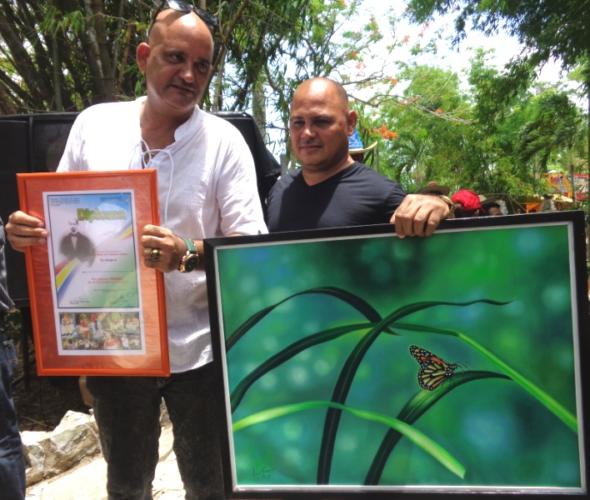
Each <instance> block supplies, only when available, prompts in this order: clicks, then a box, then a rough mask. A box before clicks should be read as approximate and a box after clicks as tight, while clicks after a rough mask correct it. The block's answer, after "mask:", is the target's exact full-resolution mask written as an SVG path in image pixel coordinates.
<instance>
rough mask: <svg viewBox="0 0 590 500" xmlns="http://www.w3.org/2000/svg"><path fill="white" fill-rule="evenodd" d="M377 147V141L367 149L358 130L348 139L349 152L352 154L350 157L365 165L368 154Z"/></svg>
mask: <svg viewBox="0 0 590 500" xmlns="http://www.w3.org/2000/svg"><path fill="white" fill-rule="evenodd" d="M375 147H377V141H375V142H373V143H372V144H370V145H369V146H367V147H365V145H364V144H363V140H362V139H361V136H360V134H359V131H358V130H357V129H356V128H355V129H354V132H353V133H352V135H350V136H349V137H348V152H349V153H350V157H351V158H352V159H353V160H354V161H358V162H359V163H363V162H364V160H365V156H366V155H367V153H370V152H371V151H373V150H374V149H375Z"/></svg>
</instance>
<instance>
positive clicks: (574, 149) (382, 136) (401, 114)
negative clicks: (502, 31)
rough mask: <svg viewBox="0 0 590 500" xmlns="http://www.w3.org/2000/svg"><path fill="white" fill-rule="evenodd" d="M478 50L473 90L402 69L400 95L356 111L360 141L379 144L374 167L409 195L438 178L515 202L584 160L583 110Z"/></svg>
mask: <svg viewBox="0 0 590 500" xmlns="http://www.w3.org/2000/svg"><path fill="white" fill-rule="evenodd" d="M486 57H487V54H486V53H484V52H481V51H480V52H478V53H477V54H476V56H475V58H474V59H473V61H472V65H471V69H470V72H469V83H470V85H471V86H470V88H468V89H463V88H461V86H460V83H459V78H458V76H457V75H456V74H455V73H453V72H452V71H445V70H442V69H439V68H433V67H425V66H406V68H405V69H404V70H403V71H402V72H400V73H399V79H400V81H399V83H397V84H396V86H397V85H399V86H400V87H403V88H404V91H403V94H402V95H395V94H394V93H393V91H391V92H390V94H389V96H388V98H387V99H382V100H380V101H379V105H378V106H375V107H374V108H373V107H371V108H369V107H368V106H367V105H360V104H358V105H356V109H357V110H358V112H359V114H360V116H361V120H360V123H361V131H362V134H363V137H366V138H367V139H366V141H365V142H372V141H373V140H379V141H380V146H379V154H378V157H376V159H375V160H374V162H373V166H374V168H376V169H377V170H379V171H381V172H382V173H384V174H385V175H387V176H388V177H390V178H393V179H395V180H398V181H399V182H401V183H402V185H404V187H405V188H406V189H407V190H409V191H410V192H412V191H415V190H417V189H419V188H420V187H422V186H423V185H424V184H426V182H428V181H430V180H436V181H438V182H439V183H441V184H443V185H447V186H449V187H450V188H451V189H452V190H456V189H459V188H461V187H470V188H472V189H474V190H476V191H477V192H480V193H506V194H509V195H512V196H514V197H520V196H526V195H531V194H534V193H535V192H540V191H542V190H544V187H543V186H544V179H543V174H544V173H545V172H547V170H548V169H549V168H554V167H555V165H561V166H562V168H563V169H568V167H569V165H570V164H572V162H574V163H576V164H578V165H580V164H581V163H580V162H579V161H577V160H575V158H583V156H584V155H585V154H586V152H585V145H584V137H585V133H586V130H587V129H586V127H585V124H584V120H583V114H582V112H581V111H580V110H579V109H578V108H577V107H576V106H575V105H574V104H573V102H572V100H571V97H570V95H569V94H568V93H567V92H565V91H563V90H559V89H558V88H556V87H546V88H539V89H537V90H536V91H533V90H531V85H532V83H533V72H532V68H531V67H530V66H528V65H522V66H518V67H516V66H514V67H513V68H512V71H511V72H504V73H501V72H499V71H498V70H496V69H494V68H491V67H489V66H487V64H486Z"/></svg>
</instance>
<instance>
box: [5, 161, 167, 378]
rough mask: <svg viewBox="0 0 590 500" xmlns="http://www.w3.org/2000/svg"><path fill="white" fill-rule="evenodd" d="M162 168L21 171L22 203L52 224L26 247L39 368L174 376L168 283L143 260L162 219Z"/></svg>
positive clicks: (46, 371)
mask: <svg viewBox="0 0 590 500" xmlns="http://www.w3.org/2000/svg"><path fill="white" fill-rule="evenodd" d="M156 182H157V180H156V171H155V170H153V169H149V170H142V171H113V172H72V173H36V174H17V184H18V190H19V200H20V207H21V210H23V211H25V212H27V213H29V214H31V215H34V216H36V217H38V218H40V219H42V220H43V221H44V222H45V227H46V229H47V230H48V233H49V237H48V239H47V244H46V245H41V246H32V247H29V248H28V249H27V250H26V253H25V260H26V268H27V280H28V286H29V297H30V304H31V316H32V325H33V336H34V342H35V358H36V364H37V372H38V373H39V375H111V376H114V375H125V376H130V375H153V376H156V375H160V376H164V375H168V374H169V373H170V369H169V360H168V342H167V333H166V311H165V301H164V286H163V280H162V276H161V274H160V273H158V272H157V271H155V270H153V269H148V268H147V267H145V266H144V265H143V263H142V260H143V259H142V255H141V252H140V246H139V235H140V234H141V228H142V227H143V226H144V225H145V224H157V222H158V220H159V214H158V198H157V184H156Z"/></svg>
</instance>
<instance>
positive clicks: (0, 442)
mask: <svg viewBox="0 0 590 500" xmlns="http://www.w3.org/2000/svg"><path fill="white" fill-rule="evenodd" d="M15 367H16V352H15V350H14V345H13V343H12V341H11V340H8V339H7V338H6V337H5V336H4V335H3V334H2V333H0V498H2V499H3V500H21V499H23V498H24V497H25V463H24V459H23V452H22V443H21V440H20V434H19V432H18V426H17V423H16V413H15V411H14V403H13V401H12V389H11V384H12V376H13V374H14V369H15Z"/></svg>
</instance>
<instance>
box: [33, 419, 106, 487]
mask: <svg viewBox="0 0 590 500" xmlns="http://www.w3.org/2000/svg"><path fill="white" fill-rule="evenodd" d="M22 440H23V445H24V448H25V455H26V457H27V460H28V462H29V465H30V466H29V467H27V469H26V474H27V486H29V485H31V484H35V483H37V482H39V481H42V480H44V479H48V478H50V477H53V476H56V475H58V474H61V473H62V472H65V471H67V470H69V469H71V468H72V467H73V466H75V465H78V464H79V463H80V461H82V460H83V459H84V458H86V457H91V456H94V455H96V454H97V453H99V452H100V445H99V441H98V431H97V428H96V422H95V421H94V417H93V416H92V415H87V414H86V413H79V412H74V411H68V412H67V413H66V414H65V415H64V417H63V418H62V420H61V422H60V423H59V425H58V426H57V427H56V428H55V429H54V430H53V431H51V432H26V431H25V432H23V433H22Z"/></svg>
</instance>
